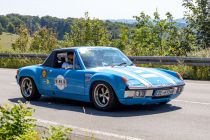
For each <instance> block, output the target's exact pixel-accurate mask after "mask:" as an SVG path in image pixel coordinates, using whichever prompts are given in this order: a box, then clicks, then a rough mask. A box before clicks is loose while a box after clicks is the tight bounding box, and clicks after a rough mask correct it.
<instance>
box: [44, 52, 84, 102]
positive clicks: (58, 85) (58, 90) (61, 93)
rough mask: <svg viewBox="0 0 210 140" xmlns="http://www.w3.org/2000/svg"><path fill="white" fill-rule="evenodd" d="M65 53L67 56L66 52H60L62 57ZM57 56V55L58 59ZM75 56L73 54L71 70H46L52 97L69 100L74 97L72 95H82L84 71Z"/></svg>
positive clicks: (57, 68) (58, 68)
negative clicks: (50, 84)
mask: <svg viewBox="0 0 210 140" xmlns="http://www.w3.org/2000/svg"><path fill="white" fill-rule="evenodd" d="M65 53H66V54H67V52H62V55H63V54H65ZM59 55H60V54H59V53H58V54H57V58H58V59H59V57H58V56H59ZM77 55H78V54H77V53H75V52H74V61H73V68H72V69H64V68H60V67H54V68H50V69H49V70H48V73H49V74H48V79H49V81H50V83H52V84H53V85H52V87H53V92H52V94H53V95H54V96H58V97H64V98H71V97H74V96H73V95H84V79H85V78H84V70H82V69H81V67H80V64H79V61H78V56H77ZM58 61H60V60H58Z"/></svg>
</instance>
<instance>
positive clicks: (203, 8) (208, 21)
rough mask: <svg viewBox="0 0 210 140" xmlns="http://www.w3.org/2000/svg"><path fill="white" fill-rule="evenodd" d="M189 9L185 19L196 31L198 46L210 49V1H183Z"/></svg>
mask: <svg viewBox="0 0 210 140" xmlns="http://www.w3.org/2000/svg"><path fill="white" fill-rule="evenodd" d="M183 6H184V7H185V8H186V9H187V11H186V12H185V18H186V20H187V23H188V27H189V28H192V29H193V30H194V33H195V35H196V40H197V45H198V46H200V47H201V48H209V47H210V1H209V0H183Z"/></svg>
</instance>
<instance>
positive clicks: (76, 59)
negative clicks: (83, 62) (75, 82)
mask: <svg viewBox="0 0 210 140" xmlns="http://www.w3.org/2000/svg"><path fill="white" fill-rule="evenodd" d="M74 69H75V70H80V69H81V67H80V64H79V60H78V57H77V56H76V55H75V54H74Z"/></svg>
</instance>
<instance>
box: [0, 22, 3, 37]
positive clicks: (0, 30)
mask: <svg viewBox="0 0 210 140" xmlns="http://www.w3.org/2000/svg"><path fill="white" fill-rule="evenodd" d="M2 32H3V27H2V25H1V23H0V35H2Z"/></svg>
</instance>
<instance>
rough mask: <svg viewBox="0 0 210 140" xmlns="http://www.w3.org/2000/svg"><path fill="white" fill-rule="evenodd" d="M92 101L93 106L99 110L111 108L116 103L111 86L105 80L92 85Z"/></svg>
mask: <svg viewBox="0 0 210 140" xmlns="http://www.w3.org/2000/svg"><path fill="white" fill-rule="evenodd" d="M92 101H93V104H94V105H95V107H96V108H98V109H100V110H111V109H113V108H114V107H115V106H116V104H117V100H116V97H115V93H114V91H113V89H112V87H111V86H110V85H109V84H107V83H105V82H96V83H95V84H94V85H93V88H92Z"/></svg>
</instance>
